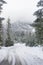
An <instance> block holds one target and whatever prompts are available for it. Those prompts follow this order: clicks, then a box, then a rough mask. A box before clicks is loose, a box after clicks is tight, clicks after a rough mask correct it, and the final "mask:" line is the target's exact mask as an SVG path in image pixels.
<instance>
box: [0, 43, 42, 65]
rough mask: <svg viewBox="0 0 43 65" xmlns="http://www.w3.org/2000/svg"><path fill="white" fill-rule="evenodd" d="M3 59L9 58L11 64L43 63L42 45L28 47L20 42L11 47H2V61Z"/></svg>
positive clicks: (0, 58) (30, 64)
mask: <svg viewBox="0 0 43 65" xmlns="http://www.w3.org/2000/svg"><path fill="white" fill-rule="evenodd" d="M3 60H4V61H5V60H8V63H12V64H11V65H43V51H42V47H28V46H25V44H19V43H18V44H15V45H14V46H11V47H2V48H1V49H0V63H1V62H2V61H3ZM0 65H1V64H0Z"/></svg>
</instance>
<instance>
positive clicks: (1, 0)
mask: <svg viewBox="0 0 43 65" xmlns="http://www.w3.org/2000/svg"><path fill="white" fill-rule="evenodd" d="M3 4H6V2H5V1H4V0H0V15H1V12H2V9H3V8H2V6H3ZM2 20H4V18H2V17H0V45H3V44H2Z"/></svg>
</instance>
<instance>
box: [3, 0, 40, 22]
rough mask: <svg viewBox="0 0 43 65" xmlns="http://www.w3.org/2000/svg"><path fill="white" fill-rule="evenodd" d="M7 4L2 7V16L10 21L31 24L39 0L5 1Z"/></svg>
mask: <svg viewBox="0 0 43 65" xmlns="http://www.w3.org/2000/svg"><path fill="white" fill-rule="evenodd" d="M5 1H7V4H6V5H4V6H3V13H2V16H3V17H5V18H6V19H7V18H8V17H10V18H11V21H12V22H14V21H27V22H33V21H34V19H35V17H34V16H33V13H34V12H35V11H36V10H37V6H36V5H37V2H38V1H39V0H5Z"/></svg>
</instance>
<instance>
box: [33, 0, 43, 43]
mask: <svg viewBox="0 0 43 65" xmlns="http://www.w3.org/2000/svg"><path fill="white" fill-rule="evenodd" d="M37 7H41V9H39V10H38V11H36V12H35V13H34V15H36V16H37V19H36V20H35V21H34V23H33V24H32V26H33V27H35V31H36V32H35V33H36V41H37V43H38V44H43V0H40V1H39V2H38V4H37Z"/></svg>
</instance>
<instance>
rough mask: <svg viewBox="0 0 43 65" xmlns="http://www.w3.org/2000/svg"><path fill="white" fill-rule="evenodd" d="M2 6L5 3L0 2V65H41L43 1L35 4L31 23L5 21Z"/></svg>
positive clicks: (42, 50) (42, 54)
mask: <svg viewBox="0 0 43 65" xmlns="http://www.w3.org/2000/svg"><path fill="white" fill-rule="evenodd" d="M4 5H5V6H6V5H8V3H7V1H6V0H0V65H43V0H39V1H38V2H37V5H36V7H37V8H38V9H37V10H36V11H35V12H34V13H32V14H33V16H35V17H36V18H35V19H34V21H33V22H25V21H24V22H23V21H22V22H21V21H20V20H19V21H16V22H14V20H13V23H12V22H11V19H12V18H10V16H8V18H7V20H5V19H6V18H5V17H4V15H3V16H1V14H2V13H3V9H4V8H3V6H4ZM9 5H10V4H9ZM6 8H7V7H6ZM28 12H29V11H28ZM14 15H15V14H14ZM11 16H12V15H11ZM3 21H5V22H6V24H5V22H4V23H3Z"/></svg>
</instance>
